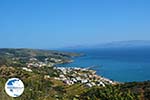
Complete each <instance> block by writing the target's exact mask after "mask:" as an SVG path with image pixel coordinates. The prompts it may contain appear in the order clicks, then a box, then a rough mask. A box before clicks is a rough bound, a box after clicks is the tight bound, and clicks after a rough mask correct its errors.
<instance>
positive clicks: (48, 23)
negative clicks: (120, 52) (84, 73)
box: [0, 0, 150, 48]
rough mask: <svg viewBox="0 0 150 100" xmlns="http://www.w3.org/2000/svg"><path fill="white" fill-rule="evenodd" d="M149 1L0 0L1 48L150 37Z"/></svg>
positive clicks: (149, 38) (68, 44) (85, 43)
mask: <svg viewBox="0 0 150 100" xmlns="http://www.w3.org/2000/svg"><path fill="white" fill-rule="evenodd" d="M149 5H150V0H0V37H1V38H0V48H61V47H69V46H76V45H95V44H99V43H105V42H111V41H126V40H150V6H149Z"/></svg>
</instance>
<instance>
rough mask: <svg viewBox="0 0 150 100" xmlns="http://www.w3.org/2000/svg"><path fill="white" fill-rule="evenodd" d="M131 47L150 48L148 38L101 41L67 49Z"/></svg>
mask: <svg viewBox="0 0 150 100" xmlns="http://www.w3.org/2000/svg"><path fill="white" fill-rule="evenodd" d="M119 48H120V49H121V48H122V49H132V48H134V49H135V48H150V40H130V41H114V42H110V43H101V44H97V45H91V46H85V45H83V46H82V45H80V46H74V47H69V48H67V49H70V50H73V49H74V50H78V49H119Z"/></svg>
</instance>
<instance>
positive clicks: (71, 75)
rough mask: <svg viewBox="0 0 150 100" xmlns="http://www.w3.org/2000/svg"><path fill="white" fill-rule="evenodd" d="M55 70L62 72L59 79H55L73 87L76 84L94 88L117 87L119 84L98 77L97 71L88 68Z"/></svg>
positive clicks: (59, 68)
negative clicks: (110, 85)
mask: <svg viewBox="0 0 150 100" xmlns="http://www.w3.org/2000/svg"><path fill="white" fill-rule="evenodd" d="M54 68H55V69H58V70H60V71H61V72H60V75H59V77H55V79H56V80H61V81H63V82H64V83H66V84H67V85H73V84H75V83H81V84H84V85H85V86H87V87H93V86H103V87H105V86H106V85H109V84H112V85H115V84H117V82H115V81H112V80H110V79H107V78H104V77H101V76H98V75H97V74H96V71H94V70H90V69H86V68H78V67H74V68H73V67H72V68H68V67H54Z"/></svg>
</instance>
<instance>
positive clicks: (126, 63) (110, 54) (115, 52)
mask: <svg viewBox="0 0 150 100" xmlns="http://www.w3.org/2000/svg"><path fill="white" fill-rule="evenodd" d="M74 52H79V53H84V54H85V55H84V56H81V57H76V58H73V59H74V62H72V63H69V64H62V65H61V66H64V67H82V68H87V67H91V66H93V67H91V69H93V70H96V71H97V74H98V75H101V76H104V77H107V78H109V79H112V80H115V81H119V82H133V81H146V80H150V48H143V49H139V48H135V49H91V50H90V49H87V50H86V49H84V50H75V51H74Z"/></svg>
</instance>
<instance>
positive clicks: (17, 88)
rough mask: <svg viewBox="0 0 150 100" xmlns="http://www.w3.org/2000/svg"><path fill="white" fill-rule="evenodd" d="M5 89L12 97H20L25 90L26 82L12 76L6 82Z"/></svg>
mask: <svg viewBox="0 0 150 100" xmlns="http://www.w3.org/2000/svg"><path fill="white" fill-rule="evenodd" d="M5 91H6V93H7V94H8V95H9V96H11V97H19V96H20V95H21V94H22V93H23V91H24V84H23V82H22V81H21V80H20V79H18V78H11V79H9V80H8V81H7V82H6V84H5Z"/></svg>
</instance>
